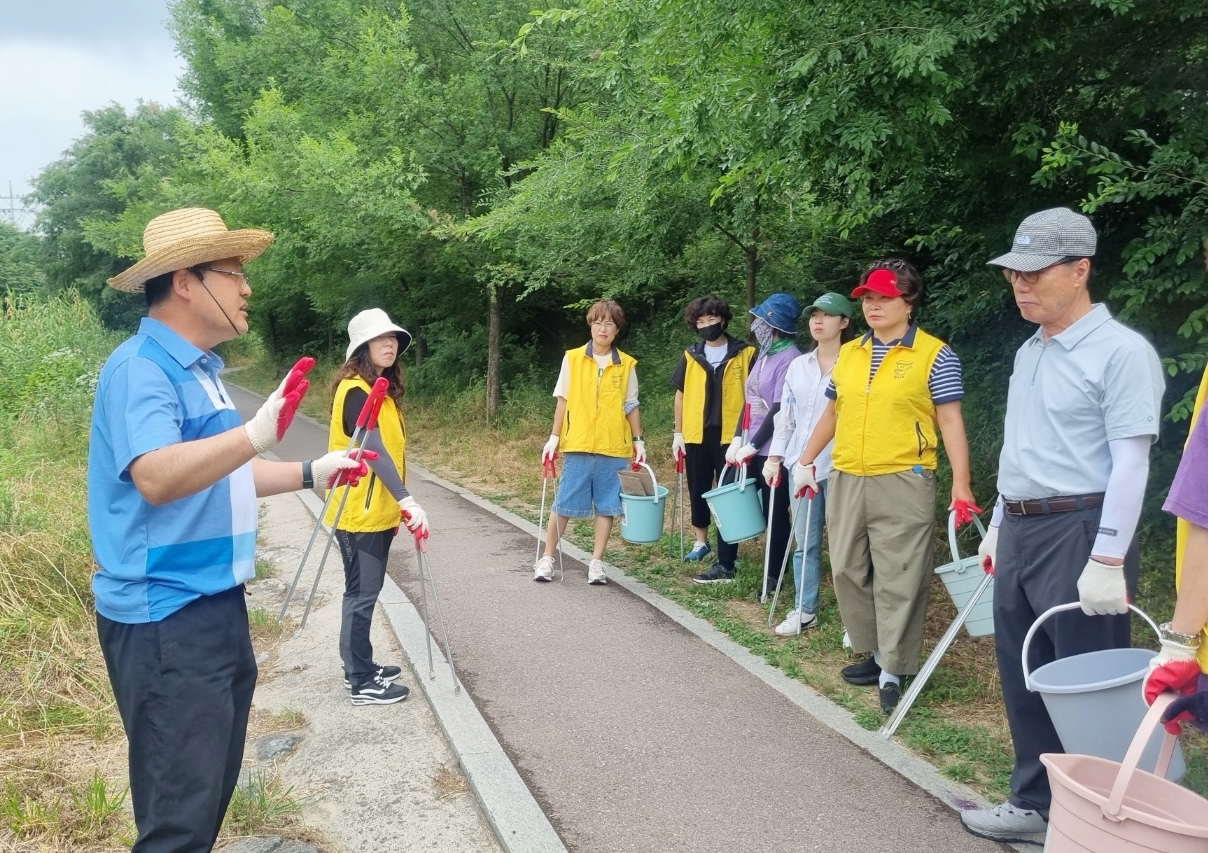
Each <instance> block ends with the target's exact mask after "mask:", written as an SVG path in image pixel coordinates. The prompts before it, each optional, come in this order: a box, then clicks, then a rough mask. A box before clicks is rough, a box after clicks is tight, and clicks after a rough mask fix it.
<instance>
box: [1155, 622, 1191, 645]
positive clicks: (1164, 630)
mask: <svg viewBox="0 0 1208 853" xmlns="http://www.w3.org/2000/svg"><path fill="white" fill-rule="evenodd" d="M1158 636H1159V637H1161V638H1162V639H1163V640H1170V642H1172V643H1179V644H1180V645H1184V646H1191V647H1192V648H1199V645H1200V635H1199V634H1180V633H1179V632H1178V631H1176V630H1174V629H1173V628H1171V627H1170V623H1169V622H1163V623H1162V624H1161V625H1159V626H1158Z"/></svg>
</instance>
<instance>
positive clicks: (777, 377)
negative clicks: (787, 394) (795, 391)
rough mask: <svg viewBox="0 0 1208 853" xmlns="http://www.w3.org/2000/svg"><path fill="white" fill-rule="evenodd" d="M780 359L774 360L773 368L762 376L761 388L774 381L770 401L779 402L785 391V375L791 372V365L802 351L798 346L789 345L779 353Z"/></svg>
mask: <svg viewBox="0 0 1208 853" xmlns="http://www.w3.org/2000/svg"><path fill="white" fill-rule="evenodd" d="M776 355H777V358H779V361H774V362H773V363H772V365H771V367H772V370H771V373H769V374H768V375H767V376H762V377H760V383H759V384H760V386H761V388H766V387H767V383H768V382H771V383H772V394H771V397H770V398H769V399H768V402H769V403H779V402H780V395H781V394H783V393H784V377H785V375H786V374H787V373H788V372H789V365H791V364H792V363H793V361H794V360H795V359H796V358H797V356H799V355H801V351H800V350H798V349H797V348H796V347H789V348H788V349H786V350H785V351H784V352H782V353H777V354H776Z"/></svg>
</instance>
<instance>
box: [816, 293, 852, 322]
mask: <svg viewBox="0 0 1208 853" xmlns="http://www.w3.org/2000/svg"><path fill="white" fill-rule="evenodd" d="M815 308H821V309H822V310H823V311H825V312H826V313H827V314H834V315H835V316H843V317H846V318H847V319H849V320H850V319H852V316H853V315H854V314H855V312H856V307H855V306H854V305H852V301H851V300H850V299H848V298H847V297H846V296H844V295H843V294H842V293H824V294H822V295H821V296H819V297H818V298H817V299H815V300H814V304H813V305H811V306H810V307H809V308H807V309H805V310H806V313H807V314H808V313H809V312H810V311H812V310H813V309H815Z"/></svg>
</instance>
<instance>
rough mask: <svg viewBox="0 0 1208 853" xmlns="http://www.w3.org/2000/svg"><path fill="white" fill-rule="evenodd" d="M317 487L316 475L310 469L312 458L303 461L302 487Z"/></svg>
mask: <svg viewBox="0 0 1208 853" xmlns="http://www.w3.org/2000/svg"><path fill="white" fill-rule="evenodd" d="M314 487H315V475H314V474H312V473H311V470H310V460H309V459H307V460H305V461H303V462H302V488H304V489H313V488H314Z"/></svg>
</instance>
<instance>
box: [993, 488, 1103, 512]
mask: <svg viewBox="0 0 1208 853" xmlns="http://www.w3.org/2000/svg"><path fill="white" fill-rule="evenodd" d="M1097 506H1103V493H1102V492H1099V493H1098V494H1095V495H1069V496H1068V497H1060V498H1040V499H1038V500H1034V501H1008V500H1004V501H1003V502H1002V507H1003V509H1005V510H1006V511H1007V512H1009V513H1011V515H1052V514H1053V513H1055V512H1072V511H1073V510H1076V509H1094V508H1095V507H1097Z"/></svg>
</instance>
